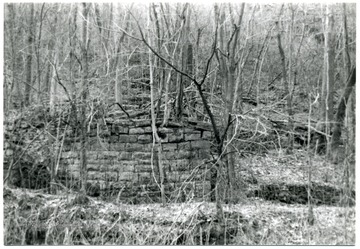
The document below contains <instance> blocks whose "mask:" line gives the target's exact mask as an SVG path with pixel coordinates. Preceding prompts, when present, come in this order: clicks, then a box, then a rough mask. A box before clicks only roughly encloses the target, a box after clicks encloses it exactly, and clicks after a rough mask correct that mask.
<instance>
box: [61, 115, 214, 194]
mask: <svg viewBox="0 0 360 249" xmlns="http://www.w3.org/2000/svg"><path fill="white" fill-rule="evenodd" d="M158 133H159V135H160V137H161V138H162V139H161V146H162V151H161V155H160V158H161V164H162V167H163V169H164V173H165V186H166V187H165V189H166V190H167V191H166V192H167V194H168V195H169V196H172V197H174V198H176V197H180V198H181V199H183V198H184V197H185V196H187V197H189V196H193V197H197V198H199V197H205V196H207V195H208V194H209V191H210V183H209V180H210V179H209V173H207V172H208V171H209V170H207V167H208V165H207V164H206V163H205V162H206V160H208V159H210V147H211V139H212V133H211V132H210V131H209V129H208V127H207V126H206V125H200V124H194V123H193V124H192V125H191V124H189V123H187V124H186V125H184V126H180V125H178V124H177V125H175V124H173V125H169V126H168V127H166V128H165V127H163V128H161V127H159V128H158ZM74 139H76V138H71V137H70V138H69V139H68V141H66V144H67V145H66V147H65V151H64V152H63V153H62V163H61V165H62V167H63V169H64V170H66V171H67V172H68V173H69V174H70V175H72V176H74V177H75V178H77V177H78V176H79V165H80V152H79V146H80V144H79V142H75V143H74V142H73V140H74ZM88 139H89V141H88V148H87V170H88V176H87V180H88V181H87V182H88V184H89V186H90V190H89V194H91V195H99V194H102V193H106V194H107V195H114V196H116V195H118V194H119V193H120V192H121V194H120V198H131V197H139V196H142V197H144V198H145V199H146V198H150V199H153V198H154V197H156V196H159V195H160V188H159V185H158V184H159V183H160V178H159V153H158V151H157V150H156V149H155V148H156V146H155V147H153V137H152V129H151V122H150V120H134V121H133V122H130V121H129V120H120V121H114V122H112V123H107V133H106V134H105V135H102V136H101V137H100V136H99V134H98V130H97V129H96V127H93V129H91V131H90V134H89V137H88ZM153 150H154V151H153ZM152 151H153V152H152ZM189 193H190V195H189Z"/></svg>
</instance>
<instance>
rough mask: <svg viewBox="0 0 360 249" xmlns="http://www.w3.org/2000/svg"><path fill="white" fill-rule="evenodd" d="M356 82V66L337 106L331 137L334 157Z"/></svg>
mask: <svg viewBox="0 0 360 249" xmlns="http://www.w3.org/2000/svg"><path fill="white" fill-rule="evenodd" d="M355 83H356V68H354V69H353V70H352V72H351V75H350V77H349V79H348V82H347V83H346V88H345V90H344V92H343V94H342V96H341V99H340V103H339V106H338V108H337V113H336V116H335V122H334V123H335V124H334V128H333V134H332V139H331V150H332V153H331V154H332V156H333V157H334V156H335V154H337V153H336V151H337V150H338V147H339V145H340V138H341V127H342V125H343V122H344V117H345V111H346V105H347V102H348V99H349V97H350V94H351V92H352V91H353V87H354V86H355Z"/></svg>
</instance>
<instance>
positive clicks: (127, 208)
mask: <svg viewBox="0 0 360 249" xmlns="http://www.w3.org/2000/svg"><path fill="white" fill-rule="evenodd" d="M79 200H80V201H79ZM215 214H216V208H215V204H214V203H207V202H187V203H170V204H167V205H166V206H161V204H141V205H128V204H122V203H114V202H104V201H100V200H99V199H96V198H89V197H86V198H84V199H79V196H78V195H76V194H73V193H64V194H61V195H48V194H44V193H40V192H39V191H37V192H35V191H28V190H24V189H9V188H5V189H4V243H5V245H213V244H218V245H353V244H354V243H355V209H354V208H341V207H328V206H318V207H315V208H314V216H315V224H314V225H313V226H310V225H309V224H308V223H307V207H306V206H304V205H298V204H296V205H283V204H279V203H274V202H268V201H263V200H261V199H247V200H246V201H243V202H242V203H239V204H228V205H224V214H225V220H226V226H225V230H224V229H222V227H220V225H219V223H218V222H217V217H216V215H215ZM223 231H225V232H224V233H223Z"/></svg>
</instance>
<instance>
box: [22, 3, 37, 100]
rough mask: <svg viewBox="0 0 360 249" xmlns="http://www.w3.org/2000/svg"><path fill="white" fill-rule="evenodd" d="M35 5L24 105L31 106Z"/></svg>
mask: <svg viewBox="0 0 360 249" xmlns="http://www.w3.org/2000/svg"><path fill="white" fill-rule="evenodd" d="M34 28H35V26H34V3H31V4H30V16H29V27H28V30H29V31H28V32H29V33H28V37H27V56H26V75H25V99H24V103H23V104H24V105H25V106H29V105H30V96H31V89H32V87H33V80H32V58H33V43H34V32H35V30H34Z"/></svg>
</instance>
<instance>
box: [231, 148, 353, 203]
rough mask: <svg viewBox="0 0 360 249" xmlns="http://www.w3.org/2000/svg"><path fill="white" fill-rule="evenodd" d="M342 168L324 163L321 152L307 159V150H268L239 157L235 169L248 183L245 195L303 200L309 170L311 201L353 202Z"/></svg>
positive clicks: (305, 197) (272, 198) (294, 200)
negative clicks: (286, 151) (263, 152)
mask: <svg viewBox="0 0 360 249" xmlns="http://www.w3.org/2000/svg"><path fill="white" fill-rule="evenodd" d="M350 167H354V165H352V166H350ZM344 168H345V165H344V164H337V165H335V164H331V163H328V162H327V161H326V160H325V159H324V156H318V155H316V156H312V158H311V163H309V157H308V155H307V152H306V151H303V150H298V151H295V152H294V154H291V155H287V154H285V153H282V152H277V151H272V152H269V153H268V154H267V155H263V156H261V155H255V156H251V157H248V158H243V159H241V160H240V162H239V165H238V172H241V173H240V178H241V179H243V180H244V181H245V182H247V183H248V184H247V186H246V188H247V196H248V197H261V198H263V199H266V200H277V201H280V202H284V203H288V204H307V203H308V188H309V180H308V179H309V171H310V172H311V186H310V194H311V198H312V199H311V200H312V203H313V204H315V205H332V206H338V205H344V204H346V203H347V202H346V201H348V202H349V204H350V205H355V189H354V184H353V182H350V188H351V190H350V191H348V190H347V189H344V187H345V186H346V185H345V183H344V182H343V179H344ZM351 178H354V176H353V177H351ZM347 191H348V193H347Z"/></svg>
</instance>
